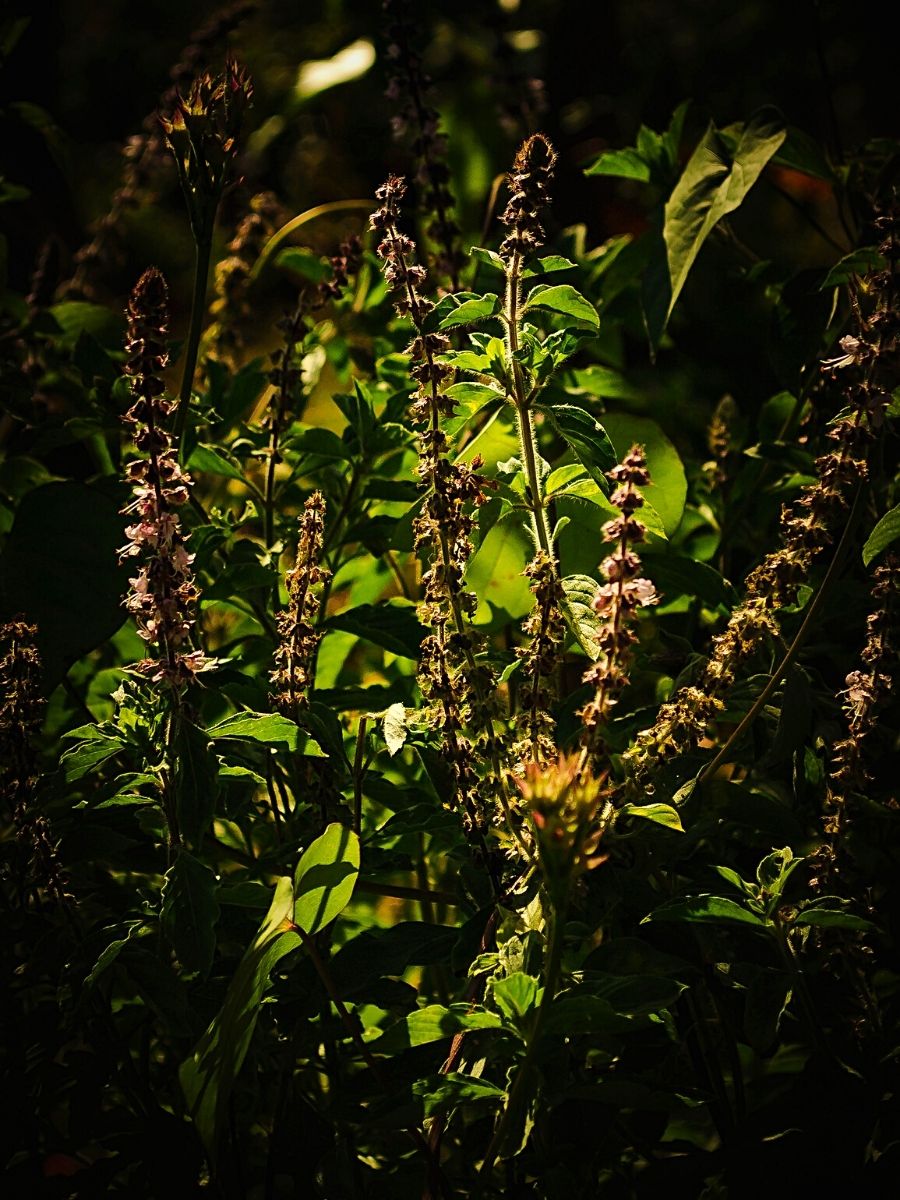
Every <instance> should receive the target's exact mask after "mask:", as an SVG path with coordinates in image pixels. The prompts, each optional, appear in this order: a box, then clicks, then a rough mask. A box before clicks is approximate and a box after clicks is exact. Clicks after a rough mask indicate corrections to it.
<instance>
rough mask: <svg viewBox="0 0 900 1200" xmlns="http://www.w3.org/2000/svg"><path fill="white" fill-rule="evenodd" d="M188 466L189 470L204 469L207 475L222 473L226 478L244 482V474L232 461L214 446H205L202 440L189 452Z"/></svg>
mask: <svg viewBox="0 0 900 1200" xmlns="http://www.w3.org/2000/svg"><path fill="white" fill-rule="evenodd" d="M188 467H189V469H190V470H191V471H205V472H206V473H207V474H208V475H223V476H224V477H225V478H226V479H236V480H238V481H239V482H240V483H243V482H244V476H243V475H242V474H241V472H240V470H239V469H238V468H237V467H236V466H235V464H234V463H233V462H231V461H230V460H229V459H227V458H226V457H225V455H224V454H223V453H222V452H221V450H219V449H218V448H217V447H216V446H207V445H204V444H203V443H202V442H201V444H200V445H199V446H195V447H194V450H193V451H192V453H191V458H190V462H189V463H188Z"/></svg>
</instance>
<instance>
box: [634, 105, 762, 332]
mask: <svg viewBox="0 0 900 1200" xmlns="http://www.w3.org/2000/svg"><path fill="white" fill-rule="evenodd" d="M784 139H785V129H784V124H783V122H782V120H781V118H780V117H779V116H777V115H776V114H774V113H773V111H772V110H771V109H769V110H762V111H761V112H759V113H757V114H756V115H755V116H754V117H752V118H751V119H750V121H748V122H747V124H746V125H731V126H729V127H728V128H727V129H723V130H718V129H716V128H715V127H714V126H713V125H710V127H709V129H708V130H707V131H706V134H705V135H704V137H703V139H702V140H701V142H700V144H699V145H698V146H697V148H696V149H695V150H694V153H693V154H692V155H691V157H690V159H689V160H688V163H687V165H686V167H685V168H684V171H683V173H682V175H681V178H680V179H679V180H678V183H677V184H676V185H675V188H674V189H673V191H672V194H671V196H670V197H669V199H668V201H667V202H666V206H665V211H664V220H663V226H662V237H661V240H660V241H657V243H656V251H655V258H654V260H653V261H652V263H651V266H650V267H648V270H647V274H646V275H645V278H644V284H645V287H644V309H645V316H646V321H647V332H648V334H649V336H650V342H651V345H652V346H653V347H654V348H655V347H657V346H658V345H659V342H660V338H661V337H662V334H663V330H664V329H665V327H666V324H667V322H668V319H669V316H670V315H671V312H672V309H673V308H674V307H675V303H676V301H677V300H678V297H679V296H680V294H681V290H682V288H683V287H684V284H685V280H686V279H687V277H688V274H689V272H690V270H691V267H693V265H694V262H695V261H696V258H697V255H698V254H699V252H700V248H701V246H702V245H703V243H704V242H705V241H706V239H707V237H709V235H710V233H711V232H712V230H713V229H714V228H715V226H716V225H717V224H718V223H719V221H721V220H722V218H723V217H726V216H728V214H729V213H732V212H734V211H735V209H737V208H738V207H739V206H740V205H741V204H742V203H743V201H744V198H745V197H746V195H747V193H748V192H749V191H750V189H751V188H752V187H753V185H754V183H756V181H757V179H758V178H759V176H760V175H761V173H762V171H763V168H764V167H765V166H766V164H767V163H768V162H769V160H770V159H771V158H772V155H773V154H775V152H776V151H777V150H778V148H779V147H780V146H781V144H782V143H783V142H784Z"/></svg>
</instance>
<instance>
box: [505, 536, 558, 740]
mask: <svg viewBox="0 0 900 1200" xmlns="http://www.w3.org/2000/svg"><path fill="white" fill-rule="evenodd" d="M525 575H526V577H527V578H528V579H530V580H531V581H532V582H531V590H532V592H534V607H533V608H532V610H531V612H530V614H529V615H528V617H527V618H526V620H525V621H524V622H523V625H522V632H523V633H524V634H525V636H526V637H527V638H528V642H527V643H526V645H524V646H520V647H519V648H518V650H517V651H516V654H517V655H518V657H519V659H520V660H521V663H522V668H521V672H522V677H523V679H524V683H523V685H522V688H521V691H520V693H519V701H520V705H521V714H520V717H519V720H518V722H517V730H518V734H519V741H518V742H517V743H516V745H515V747H514V748H513V756H514V757H515V758H517V759H519V760H522V761H524V760H526V759H533V760H534V762H547V761H548V760H549V759H551V758H552V757H553V756H554V755H555V754H556V741H555V738H554V736H553V734H554V728H555V721H554V719H553V717H552V715H551V713H550V708H551V706H552V704H553V701H554V699H555V696H556V689H555V676H556V671H557V668H558V667H559V664H560V661H561V659H562V650H563V645H564V642H565V633H566V623H565V618H564V617H563V614H562V607H561V605H562V602H563V600H564V598H565V596H564V592H563V589H562V584H561V583H560V580H559V575H558V573H557V570H556V566H555V564H554V562H553V560H552V559H551V558H550V556H549V555H548V554H547V552H546V551H545V550H538V552H537V553H536V554H535V556H534V558H533V559H532V560H531V562H530V563H529V564H528V566H527V567H526V568H525Z"/></svg>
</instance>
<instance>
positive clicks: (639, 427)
mask: <svg viewBox="0 0 900 1200" xmlns="http://www.w3.org/2000/svg"><path fill="white" fill-rule="evenodd" d="M603 428H604V429H605V430H606V433H607V436H608V437H609V440H610V441H611V442H612V445H613V448H614V451H615V455H616V459H617V460H618V461H619V462H621V460H622V459H623V458H624V457H625V455H626V454H627V453H628V451H629V450H630V449H631V447H632V445H633V444H634V443H635V442H637V443H638V444H639V445H641V446H643V448H644V454H645V456H646V459H647V469H648V470H649V472H650V483H649V484H648V486H647V487H645V488H640V489H639V491H640V492H641V494H642V495H643V497H644V499H645V500H646V501H647V503H648V504H652V505H653V508H654V509H655V510H656V512H657V513H659V516H660V518H661V519H662V523H663V526H664V528H665V531H666V533H667V534H669V535H670V536H671V535H672V534H673V533H674V532H675V530H676V529H677V528H678V526H679V525H680V523H681V517H682V515H683V513H684V502H685V500H686V499H687V478H686V476H685V473H684V465H683V464H682V461H681V458H680V456H679V454H678V451H677V450H676V449H675V447H674V446H673V445H672V443H671V441H670V440H669V438H668V437H667V436H666V435H665V434H664V433H663V431H662V430H661V429H660V427H659V425H657V423H656V422H655V421H652V420H650V418H649V417H635V416H632V415H631V414H630V413H606V414H605V416H604V417H603ZM637 515H638V517H640V516H641V510H639V511H638V513H637Z"/></svg>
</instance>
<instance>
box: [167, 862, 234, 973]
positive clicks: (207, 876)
mask: <svg viewBox="0 0 900 1200" xmlns="http://www.w3.org/2000/svg"><path fill="white" fill-rule="evenodd" d="M217 886H218V885H217V883H216V877H215V874H214V873H213V872H212V871H211V870H210V869H209V867H207V866H204V864H203V863H202V862H200V860H199V859H197V858H195V857H194V856H193V854H189V853H188V852H187V850H182V851H180V852H179V854H178V857H177V858H176V859H175V862H174V863H173V864H172V866H171V867H170V868H169V870H168V871H167V872H166V878H165V882H164V883H163V887H162V893H161V900H162V907H161V908H160V913H159V919H160V923H161V925H162V928H163V932H164V933H165V935H166V938H167V939H168V941H169V945H170V946H171V947H172V948H173V950H174V951H175V953H176V954H177V955H178V958H179V960H180V962H181V965H182V966H183V967H184V968H185V970H188V971H196V972H198V974H199V975H200V976H201V977H203V978H204V979H205V978H206V976H207V975H208V974H209V969H210V967H211V966H212V961H213V955H214V954H215V949H216V922H217V920H218V919H219V905H218V903H217V901H216V888H217Z"/></svg>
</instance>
